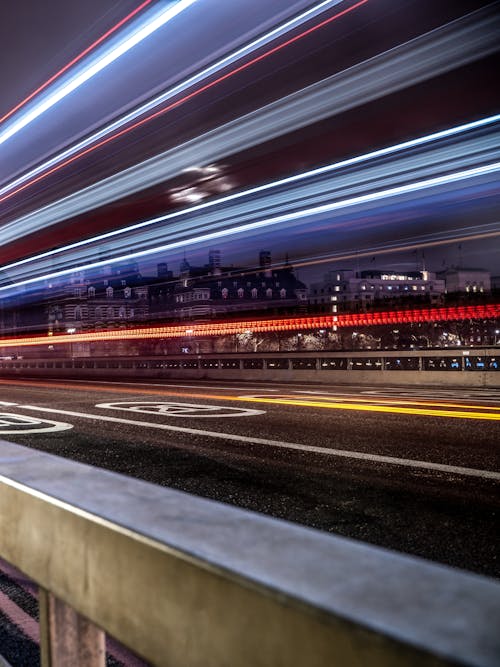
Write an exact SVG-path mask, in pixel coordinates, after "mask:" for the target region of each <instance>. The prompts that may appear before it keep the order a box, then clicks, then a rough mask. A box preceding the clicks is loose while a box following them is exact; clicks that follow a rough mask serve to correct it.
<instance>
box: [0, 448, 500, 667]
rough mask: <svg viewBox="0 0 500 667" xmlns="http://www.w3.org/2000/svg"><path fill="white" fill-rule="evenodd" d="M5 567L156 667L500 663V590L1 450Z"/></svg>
mask: <svg viewBox="0 0 500 667" xmlns="http://www.w3.org/2000/svg"><path fill="white" fill-rule="evenodd" d="M0 473H1V475H0V557H2V558H5V559H6V560H7V561H9V562H11V563H13V564H14V565H16V566H17V567H19V568H20V569H21V570H22V571H24V572H25V573H26V574H27V575H28V576H29V577H31V578H33V579H34V580H35V581H36V582H38V583H39V584H40V585H41V586H42V587H43V588H45V589H46V590H49V591H51V592H52V593H53V594H54V595H56V596H57V597H59V598H60V599H62V600H63V601H65V602H66V603H67V604H69V605H70V606H72V607H74V608H75V609H76V610H77V611H78V612H79V613H81V614H83V615H84V616H86V617H87V618H89V619H90V620H92V621H93V622H95V623H96V624H97V625H98V626H100V627H102V628H104V629H105V630H106V631H108V632H109V633H110V634H111V635H113V636H115V637H116V638H117V639H119V640H120V641H122V642H123V643H124V644H126V645H127V646H129V647H130V648H131V649H133V650H134V651H136V652H137V653H139V654H140V655H142V656H143V657H144V658H145V659H146V660H149V661H150V662H151V663H152V664H154V665H166V664H168V665H179V666H180V665H182V666H183V667H185V666H187V667H190V666H196V667H198V666H199V667H202V666H203V667H211V666H213V667H216V666H217V667H222V666H226V665H227V667H239V666H248V667H260V666H262V667H264V666H271V665H272V666H273V667H281V666H282V667H293V666H295V665H296V666H297V667H299V666H300V667H304V666H305V665H307V666H308V667H316V666H318V667H319V666H321V667H335V666H336V665H338V666H339V667H340V666H342V667H345V666H346V665H363V666H365V665H380V666H384V667H386V666H391V665H394V667H395V666H396V665H397V666H400V665H421V664H432V665H474V666H484V667H493V665H498V657H499V656H500V638H499V634H498V627H499V626H498V623H499V620H500V584H499V583H498V582H496V581H494V580H490V579H487V578H484V577H480V576H476V575H472V574H467V573H465V572H461V571H458V570H453V569H451V568H447V567H443V566H439V565H434V564H432V563H429V562H426V561H423V560H419V559H415V558H410V557H406V556H401V555H399V554H396V553H392V552H389V551H386V550H383V549H378V548H374V547H370V546H367V545H365V544H363V543H359V542H354V541H351V540H346V539H341V538H337V537H333V536H330V535H327V534H324V533H320V532H317V531H314V530H310V529H306V528H302V527H299V526H296V525H293V524H289V523H286V522H283V521H277V520H274V519H270V518H267V517H265V516H261V515H257V514H254V513H250V512H245V511H242V510H239V509H236V508H233V507H230V506H227V505H222V504H219V503H215V502H212V501H207V500H203V499H201V498H197V497H194V496H190V495H187V494H184V493H181V492H178V491H172V490H170V489H166V488H163V487H159V486H155V485H152V484H149V483H146V482H142V481H138V480H135V479H131V478H127V477H124V476H121V475H117V474H114V473H110V472H107V471H104V470H100V469H96V468H92V467H90V466H86V465H82V464H79V463H74V462H72V461H69V460H66V459H62V458H58V457H55V456H51V455H48V454H44V453H41V452H38V451H36V450H32V449H29V448H25V447H21V446H18V445H12V444H9V443H6V442H0Z"/></svg>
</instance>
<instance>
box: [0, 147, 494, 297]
mask: <svg viewBox="0 0 500 667" xmlns="http://www.w3.org/2000/svg"><path fill="white" fill-rule="evenodd" d="M480 155H481V152H480ZM472 158H474V154H473V155H472ZM435 166H436V165H434V164H431V165H430V167H429V168H434V167H435ZM437 168H439V169H443V165H442V164H438V165H437ZM498 171H500V161H499V162H493V163H488V164H486V165H482V166H479V167H473V168H471V169H465V170H461V171H456V172H452V173H446V174H445V175H442V176H434V177H432V178H425V179H423V180H417V181H412V182H407V179H408V173H407V170H406V171H404V172H403V173H400V172H395V173H393V174H391V178H396V177H397V178H400V179H401V178H402V179H403V181H404V184H403V185H396V186H395V187H389V188H387V187H385V188H383V189H379V190H375V191H370V192H368V193H366V194H357V195H355V196H350V197H347V198H342V196H344V197H345V195H346V194H348V193H350V192H351V193H352V191H349V189H348V188H346V187H345V186H344V189H342V188H340V189H339V190H340V197H341V198H339V199H335V200H334V201H331V198H332V193H331V192H326V193H325V190H324V188H320V190H319V196H320V197H321V198H326V199H327V200H330V201H328V203H326V204H319V205H317V206H312V207H309V208H301V209H298V210H297V209H295V206H296V205H297V203H294V202H293V201H292V202H291V208H292V210H291V211H290V212H286V213H283V214H281V215H275V216H272V217H267V218H266V217H263V218H262V217H258V219H257V220H254V221H251V222H244V223H242V222H241V216H240V217H238V216H236V217H235V219H234V220H232V219H230V218H228V217H227V214H225V213H224V212H223V213H222V216H221V212H219V214H218V216H219V217H218V222H217V220H216V221H213V220H208V221H207V220H201V221H195V222H196V224H192V223H191V224H189V221H188V224H186V223H184V224H183V223H180V224H179V225H178V226H177V227H174V226H172V227H167V228H166V234H167V236H165V235H164V236H163V237H162V238H161V240H160V239H159V238H158V232H155V234H154V236H152V237H148V238H149V242H150V243H153V244H154V247H150V248H147V249H143V250H137V247H138V242H137V239H136V238H135V237H132V239H128V240H127V239H126V244H125V247H127V248H129V249H132V248H133V249H134V250H133V252H128V253H127V254H125V255H119V256H114V257H113V256H112V253H113V251H116V250H117V248H116V247H115V246H113V247H109V248H105V247H104V246H99V247H98V253H99V254H100V256H101V257H102V254H103V252H104V251H105V252H106V253H107V255H108V256H107V257H106V259H105V260H102V259H101V260H99V261H90V262H89V263H85V264H81V265H79V266H75V263H74V261H71V262H69V263H70V266H69V268H65V269H60V270H57V271H53V270H52V271H50V272H49V273H45V274H40V273H39V272H40V271H44V270H45V271H46V270H47V268H48V267H53V264H52V263H49V264H48V265H42V266H38V267H36V266H35V267H33V268H32V269H31V273H28V272H26V273H20V267H14V268H17V273H13V272H12V270H10V274H9V273H8V272H7V271H6V269H5V270H4V271H5V277H4V281H5V280H6V279H7V280H8V281H9V283H10V284H4V285H3V286H0V292H5V291H12V290H14V289H16V288H18V287H21V286H24V285H30V284H34V283H38V282H40V281H42V280H48V279H53V278H56V277H59V276H64V275H69V274H71V273H74V272H75V271H88V270H90V269H95V268H99V267H102V266H110V265H111V264H116V263H118V262H124V261H129V260H131V259H137V258H140V257H142V258H143V257H146V256H149V255H152V254H156V253H159V252H165V251H170V250H173V249H179V248H185V247H187V246H190V245H194V244H200V243H205V242H211V241H214V240H216V239H221V238H227V237H230V236H233V235H236V234H243V233H246V232H252V231H255V230H260V229H264V228H266V229H267V228H270V227H273V226H278V225H282V224H283V223H285V222H291V221H296V220H304V221H305V222H306V224H307V223H308V221H307V220H306V219H307V218H314V217H315V216H321V215H323V214H325V213H333V212H334V211H338V210H344V209H346V208H353V207H355V206H359V205H364V204H370V203H375V202H378V201H383V200H387V199H392V198H395V197H400V196H402V195H407V194H412V193H419V192H421V191H423V190H427V189H434V188H438V187H440V186H448V185H453V184H456V183H458V184H463V183H464V182H467V181H469V180H471V179H476V178H478V177H480V176H491V175H495V174H496V173H498ZM418 173H419V170H418V169H417V174H418ZM349 178H350V179H351V180H352V178H353V176H352V175H349ZM354 180H355V186H356V187H357V186H358V185H361V186H363V187H365V186H366V183H364V182H363V183H359V181H358V177H357V176H355V177H354ZM367 180H368V185H369V186H370V187H373V183H372V182H371V180H373V179H367ZM495 183H496V180H495ZM382 184H384V185H387V179H386V178H382V179H381V180H380V182H379V183H378V185H382ZM333 193H334V194H336V195H337V196H339V193H338V192H337V193H335V190H334V191H333ZM282 199H284V205H287V204H289V203H290V201H289V196H288V197H287V196H286V195H285V197H282ZM301 203H302V204H303V198H302V197H301V198H299V199H298V204H301ZM273 208H275V207H273V206H271V207H270V208H269V210H270V211H271V210H273ZM260 213H261V212H260V211H259V210H258V208H257V205H256V202H253V203H252V205H251V210H250V212H249V215H251V216H252V217H254V216H259V214H260ZM167 217H168V216H167ZM310 222H311V221H310V220H309V224H310ZM216 223H217V224H216ZM183 234H187V235H188V236H184V238H180V237H182V235H183ZM168 238H171V240H170V241H169V242H166V243H165V241H166V240H167V239H168ZM161 241H163V243H162V244H161V245H157V244H158V243H161ZM123 250H124V246H123V245H122V246H120V247H119V248H118V251H122V252H123ZM80 261H82V258H80ZM33 274H36V275H33ZM23 276H29V277H23ZM14 280H15V282H14Z"/></svg>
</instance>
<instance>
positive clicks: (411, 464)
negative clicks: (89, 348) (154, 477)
mask: <svg viewBox="0 0 500 667" xmlns="http://www.w3.org/2000/svg"><path fill="white" fill-rule="evenodd" d="M19 407H20V408H22V409H24V410H35V411H36V412H48V413H51V414H58V415H65V416H68V417H77V418H82V419H92V420H94V421H106V422H112V423H115V424H128V425H131V426H138V427H139V428H153V429H159V430H161V431H172V432H176V433H189V434H190V435H199V436H204V437H209V438H217V439H219V440H229V441H232V442H247V443H250V444H254V445H268V446H271V447H276V448H279V449H292V450H297V451H302V452H312V453H314V454H325V455H327V456H336V457H340V458H346V459H358V460H360V461H370V462H373V463H384V464H389V465H397V466H403V467H406V468H415V469H420V470H432V471H436V472H442V473H446V474H452V475H465V476H468V477H480V478H482V479H493V480H496V481H500V472H495V471H493V470H476V469H475V468H463V467H461V466H452V465H447V464H444V463H431V462H427V461H418V460H414V459H404V458H397V457H395V456H382V455H379V454H367V453H365V452H355V451H349V450H343V449H329V448H328V447H316V446H314V445H302V444H298V443H294V442H282V441H280V440H269V439H267V438H251V437H248V436H244V435H233V434H231V433H219V432H217V431H206V430H202V429H194V428H187V427H183V426H170V425H169V424H155V423H153V422H145V421H135V420H133V419H124V418H121V417H109V416H105V415H92V414H88V413H85V412H74V411H72V410H57V409H55V408H43V407H38V406H36V405H20V406H19Z"/></svg>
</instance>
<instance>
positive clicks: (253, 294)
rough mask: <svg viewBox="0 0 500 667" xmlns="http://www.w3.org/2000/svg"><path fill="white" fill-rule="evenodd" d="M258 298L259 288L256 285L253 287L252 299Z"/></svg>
mask: <svg viewBox="0 0 500 667" xmlns="http://www.w3.org/2000/svg"><path fill="white" fill-rule="evenodd" d="M256 298H257V288H256V287H254V288H253V289H252V299H256Z"/></svg>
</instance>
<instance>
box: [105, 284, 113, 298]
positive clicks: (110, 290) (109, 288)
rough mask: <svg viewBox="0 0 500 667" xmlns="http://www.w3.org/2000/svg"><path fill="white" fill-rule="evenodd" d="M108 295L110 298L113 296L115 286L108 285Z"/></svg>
mask: <svg viewBox="0 0 500 667" xmlns="http://www.w3.org/2000/svg"><path fill="white" fill-rule="evenodd" d="M106 296H107V298H108V299H111V298H112V297H113V288H112V287H106Z"/></svg>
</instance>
